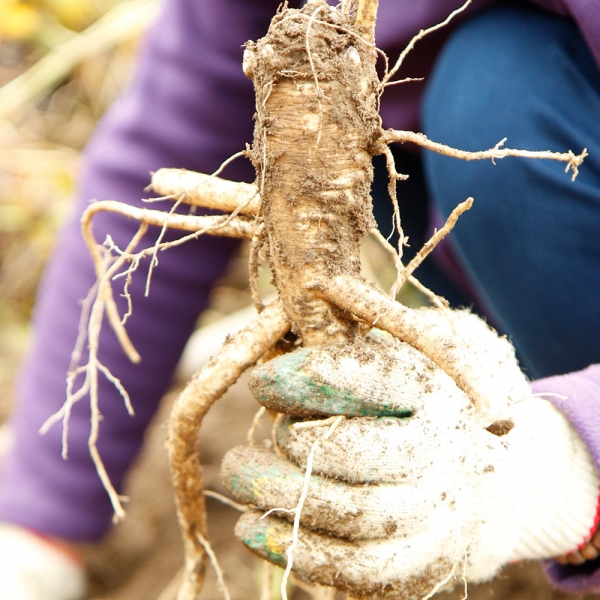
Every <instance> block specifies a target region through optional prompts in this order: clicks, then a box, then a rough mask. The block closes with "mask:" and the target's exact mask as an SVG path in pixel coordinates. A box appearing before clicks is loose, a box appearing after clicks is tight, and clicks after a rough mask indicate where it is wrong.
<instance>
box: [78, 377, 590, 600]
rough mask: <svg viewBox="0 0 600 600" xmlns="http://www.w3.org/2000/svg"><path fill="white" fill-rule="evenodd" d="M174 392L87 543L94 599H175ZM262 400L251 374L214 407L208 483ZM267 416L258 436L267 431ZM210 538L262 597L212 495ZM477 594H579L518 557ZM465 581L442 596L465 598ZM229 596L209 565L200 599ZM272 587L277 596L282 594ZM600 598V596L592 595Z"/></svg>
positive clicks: (213, 485)
mask: <svg viewBox="0 0 600 600" xmlns="http://www.w3.org/2000/svg"><path fill="white" fill-rule="evenodd" d="M176 393H177V392H176V391H173V392H172V393H171V394H169V395H168V396H167V397H166V398H165V399H164V401H163V405H162V409H161V411H160V412H159V414H158V415H157V417H156V419H155V421H154V423H153V425H152V427H151V428H150V430H149V431H148V434H147V439H146V444H145V448H144V450H143V452H142V454H141V456H140V457H139V459H138V461H137V463H136V465H135V467H134V469H133V470H132V472H131V474H130V477H129V483H128V489H127V493H128V495H129V497H130V499H131V500H130V502H129V505H128V516H127V518H126V519H125V521H124V522H123V523H121V524H120V525H117V526H116V527H115V528H114V530H113V531H112V532H111V533H110V534H109V535H108V536H107V538H106V539H105V540H104V541H103V542H101V543H100V544H98V545H95V546H90V547H88V548H86V549H85V555H86V560H87V563H88V565H89V573H90V580H91V589H90V596H89V600H174V598H175V586H174V585H173V584H174V582H175V581H176V579H174V578H176V575H177V572H178V570H179V568H180V567H181V564H182V560H183V553H182V545H181V541H180V537H179V531H178V528H177V522H176V517H175V510H174V501H173V495H172V491H171V484H170V475H169V469H168V460H167V455H166V450H165V445H164V440H165V437H166V432H167V430H166V419H167V417H168V413H169V408H170V406H171V405H172V402H173V401H174V399H175V396H176ZM258 408H259V405H258V404H257V402H256V401H255V400H254V398H253V397H252V395H251V394H250V392H249V391H248V387H247V377H244V378H242V380H241V381H240V382H239V383H238V384H236V385H235V386H234V387H233V388H232V389H231V390H230V391H229V392H228V393H227V394H226V396H225V397H224V398H223V399H221V400H220V401H219V402H217V403H216V405H215V406H214V407H213V408H212V409H211V411H210V412H209V414H208V416H207V417H206V419H205V423H204V425H203V428H202V432H201V448H202V450H201V452H202V458H203V463H204V476H205V485H206V487H207V488H208V489H212V490H215V491H218V492H220V493H226V491H225V490H224V488H223V487H222V485H221V483H220V481H219V464H220V462H221V459H222V456H223V455H224V453H225V452H226V451H227V450H228V449H230V448H231V447H233V446H235V445H238V444H243V443H245V441H246V434H247V431H248V429H249V427H250V424H251V422H252V418H253V416H254V415H255V413H256V411H257V409H258ZM267 421H268V418H265V419H264V422H263V424H262V427H261V429H259V431H258V433H257V436H258V437H260V436H263V437H267V436H268V423H267ZM207 505H208V514H209V537H210V542H211V544H212V547H213V549H214V551H215V554H216V555H217V558H218V560H219V563H220V565H221V568H222V570H223V571H224V575H225V580H226V583H227V586H228V589H229V592H230V595H231V598H232V600H258V598H259V597H260V582H261V577H262V572H263V571H262V570H263V564H262V563H261V561H259V560H258V559H257V558H256V557H254V556H253V555H252V554H251V553H250V552H249V551H247V550H246V549H245V548H244V547H243V546H242V545H241V543H239V542H238V541H237V540H236V539H235V538H234V536H233V528H234V525H235V522H236V520H237V518H238V516H239V513H238V512H237V511H236V510H235V509H233V508H230V507H228V506H225V505H223V504H221V503H220V502H218V501H216V500H213V499H211V498H208V499H207ZM468 593H469V598H470V599H471V600H488V599H498V600H573V599H574V598H580V596H574V595H570V594H564V593H561V592H558V591H556V590H555V589H553V588H552V587H551V586H550V584H549V583H548V582H547V581H546V579H545V577H544V575H543V573H542V570H541V567H540V565H539V564H537V563H527V564H516V565H511V566H509V567H507V568H506V569H504V570H503V571H502V573H501V574H500V575H499V576H498V577H497V578H496V579H495V580H494V581H493V582H490V583H487V584H484V585H470V586H469V588H468ZM463 596H464V590H463V589H462V586H461V585H458V586H457V588H456V589H455V590H454V591H453V592H452V593H450V594H448V593H444V592H442V593H440V594H438V596H437V597H439V598H440V600H444V599H445V600H460V599H461V598H463ZM220 598H223V594H222V593H221V591H220V590H219V587H218V585H217V580H216V577H215V575H214V571H213V570H212V568H210V567H209V569H208V573H207V581H206V584H205V586H204V589H203V591H202V594H201V596H200V600H213V599H220ZM279 598H280V595H279V593H278V591H277V590H276V589H275V590H273V594H272V600H279ZM308 598H309V596H308V595H307V594H306V592H304V591H302V590H301V589H300V588H294V589H293V590H290V600H307V599H308ZM587 598H595V599H600V595H594V596H587Z"/></svg>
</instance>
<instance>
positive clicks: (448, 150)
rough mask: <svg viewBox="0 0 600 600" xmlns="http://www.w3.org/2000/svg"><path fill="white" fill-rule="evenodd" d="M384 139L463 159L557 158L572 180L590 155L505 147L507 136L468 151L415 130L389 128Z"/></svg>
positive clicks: (585, 152) (584, 151)
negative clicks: (491, 145) (432, 139)
mask: <svg viewBox="0 0 600 600" xmlns="http://www.w3.org/2000/svg"><path fill="white" fill-rule="evenodd" d="M382 141H383V142H385V143H386V144H391V143H393V142H399V143H401V144H403V143H405V142H411V143H413V144H417V145H418V146H421V147H423V148H427V149H428V150H433V151H434V152H437V153H439V154H444V155H446V156H452V157H454V158H460V159H462V160H491V161H492V162H493V161H494V160H496V159H500V158H506V157H507V156H519V157H521V158H542V159H550V160H557V161H560V162H565V163H567V166H566V167H565V172H566V173H568V172H569V170H570V169H572V171H573V174H572V176H571V180H574V179H575V178H576V177H577V175H578V173H579V166H580V165H581V163H582V162H583V159H584V158H585V157H586V156H587V155H588V152H587V149H586V148H584V149H583V150H582V151H581V153H580V154H575V153H573V152H572V151H571V150H569V151H568V152H552V151H550V150H541V151H534V150H516V149H514V148H503V147H502V146H503V145H504V142H505V141H506V138H504V139H503V140H500V141H499V142H498V143H497V144H496V145H495V146H494V147H493V148H490V149H489V150H480V151H479V152H468V151H466V150H457V149H456V148H452V147H451V146H446V145H444V144H439V143H437V142H432V141H431V140H430V139H429V138H428V137H427V136H426V135H425V134H423V133H415V132H413V131H399V130H395V129H388V130H387V131H386V132H385V133H384V135H383V138H382Z"/></svg>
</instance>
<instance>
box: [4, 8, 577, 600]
mask: <svg viewBox="0 0 600 600" xmlns="http://www.w3.org/2000/svg"><path fill="white" fill-rule="evenodd" d="M156 6H157V5H156V2H154V1H152V0H129V1H122V2H119V0H32V1H30V2H26V1H23V0H0V422H4V421H5V420H6V418H7V416H8V415H9V413H10V409H11V406H12V403H13V391H12V389H13V388H12V383H13V380H14V377H15V372H16V369H17V366H18V364H19V361H20V358H21V356H22V353H23V351H24V349H25V347H26V343H27V336H28V321H29V317H30V314H31V309H32V306H33V302H34V297H35V290H36V287H37V284H38V281H39V278H40V275H41V272H42V268H43V265H44V262H45V260H46V258H47V256H48V253H49V251H50V249H51V247H52V244H53V240H54V237H55V234H56V231H57V228H58V227H59V225H60V223H61V222H62V220H63V219H64V217H65V215H66V213H67V211H68V210H69V199H70V197H71V195H72V192H73V190H74V187H75V185H76V173H77V165H78V160H79V156H80V152H81V150H82V148H83V146H84V145H85V143H86V141H87V139H88V137H89V135H90V133H91V131H92V130H93V129H94V127H95V124H96V122H97V121H98V119H99V118H100V117H101V116H102V114H103V113H104V112H105V110H106V109H107V107H108V106H110V104H111V103H112V101H113V100H114V99H115V98H116V96H117V95H118V93H119V91H120V90H121V89H122V88H123V86H124V85H125V84H126V82H127V79H128V77H129V74H130V72H131V65H132V63H133V61H134V59H135V53H136V48H137V44H138V36H139V34H140V33H141V32H142V31H143V30H144V28H145V27H146V26H147V24H148V23H149V22H150V21H151V20H152V18H153V16H154V14H155V11H156ZM36 65H37V66H36ZM32 67H33V69H32ZM140 193H141V190H140ZM367 251H368V254H369V256H370V264H371V267H372V269H373V270H374V271H375V274H376V275H377V276H378V277H379V278H380V279H384V280H385V279H389V278H390V277H391V265H390V264H389V262H388V261H387V257H385V256H382V255H381V253H380V252H379V253H378V251H377V249H375V247H373V246H369V247H368V250H367ZM246 252H247V250H246V249H244V250H243V251H242V252H241V254H240V257H239V258H238V259H236V260H235V261H234V262H233V263H232V265H231V270H230V274H229V275H228V276H227V277H226V278H225V279H224V280H223V281H222V282H221V284H220V285H219V286H218V287H217V288H216V289H215V291H214V294H213V301H212V306H211V309H209V310H208V311H207V312H206V313H205V314H204V315H203V316H202V319H201V320H202V322H204V323H210V322H213V321H215V320H217V319H218V318H219V317H220V316H221V315H223V314H229V313H232V312H234V311H235V310H237V309H238V308H241V307H243V306H246V305H247V304H248V303H249V293H248V290H247V272H246V264H247V259H246V256H245V254H246ZM406 300H407V301H409V302H412V301H414V300H415V299H414V297H411V296H410V295H409V296H408V297H407V298H406ZM176 393H177V390H176V389H174V390H173V391H172V392H171V393H170V394H169V395H168V396H167V397H166V398H165V399H164V402H163V407H162V410H161V412H160V414H159V415H157V417H156V419H155V421H154V424H153V426H152V427H151V429H150V430H149V432H148V436H147V442H146V445H145V449H144V451H143V453H142V455H141V456H140V457H139V460H138V462H137V464H136V466H135V468H134V469H133V471H132V473H131V476H130V479H129V484H128V495H129V496H130V498H131V500H130V503H129V514H128V517H127V519H126V520H125V522H124V523H122V524H121V525H119V526H118V527H116V528H115V529H114V531H113V532H112V533H111V534H110V535H109V536H108V537H107V539H106V540H104V541H103V542H102V543H101V544H99V545H96V546H93V547H91V546H90V547H87V548H85V550H84V552H85V555H86V558H87V562H88V564H89V572H90V578H91V595H90V598H91V599H94V600H109V599H110V600H142V599H143V600H155V599H159V598H160V600H171V599H172V598H174V595H173V593H172V586H171V587H169V585H170V582H172V581H173V578H174V577H176V573H177V571H178V569H179V567H180V565H181V562H182V550H181V544H180V540H179V532H178V530H177V525H176V520H175V515H174V506H173V499H172V493H171V489H170V478H169V473H168V464H167V457H166V453H165V450H164V438H165V435H166V432H165V426H164V423H165V420H166V417H167V415H168V412H169V407H170V405H171V404H172V402H173V399H174V397H175V396H176ZM257 408H258V406H257V404H256V402H255V401H254V400H253V399H252V397H251V396H250V394H249V392H248V390H247V388H246V386H245V383H244V381H241V382H240V383H238V384H237V385H236V386H235V387H234V388H233V389H232V390H230V391H229V392H228V394H227V396H226V397H225V398H224V399H223V400H221V401H219V402H218V403H217V405H216V406H215V408H214V409H212V410H211V412H210V413H209V416H208V417H207V420H206V424H205V426H204V427H203V431H202V435H201V446H202V456H203V461H204V464H205V480H206V486H207V487H208V488H210V489H213V490H217V491H221V492H223V491H224V490H222V489H221V485H220V482H219V479H218V468H219V463H220V460H221V457H222V455H223V454H224V452H225V451H226V450H227V449H228V448H231V447H232V446H234V445H236V444H239V443H244V441H245V437H246V431H247V430H248V428H249V426H250V423H251V421H252V417H253V415H254V414H255V412H256V410H257ZM266 427H267V424H266V423H265V424H264V425H263V432H262V433H263V435H267V432H266ZM208 508H209V523H210V525H209V527H210V539H211V542H212V544H213V547H214V550H215V552H216V554H217V556H218V558H219V561H220V563H221V566H222V568H223V570H224V571H225V575H226V580H227V583H228V587H229V589H230V592H231V596H232V598H233V599H234V600H250V599H255V598H258V597H259V591H258V590H259V584H260V580H261V573H262V569H263V567H262V565H261V564H260V562H259V561H258V560H256V559H255V558H254V557H253V556H251V555H250V554H249V553H248V552H247V551H245V550H244V549H243V548H242V547H241V545H240V544H239V543H237V542H236V541H235V540H234V538H233V534H232V530H233V525H234V523H235V520H236V518H237V513H236V511H235V510H233V509H231V508H229V507H227V506H224V505H222V504H220V503H218V502H216V501H215V500H212V499H209V500H208ZM292 593H293V596H292V597H293V598H295V600H300V599H301V598H302V597H304V598H306V597H307V596H306V594H304V593H303V592H302V591H301V590H299V589H295V590H294V591H293V592H292ZM220 597H222V595H221V592H220V591H219V589H218V586H217V584H216V579H215V577H214V575H213V573H212V571H210V572H209V576H208V581H207V585H206V587H205V589H204V591H203V593H202V598H203V599H204V600H208V599H212V598H220ZM279 597H280V596H279V593H278V591H277V590H276V589H274V591H273V594H272V599H273V600H277V599H278V598H279ZM441 597H443V598H448V600H458V599H459V598H461V597H462V593H461V592H460V591H456V592H455V593H453V594H452V595H447V594H446V595H443V596H441ZM469 597H470V598H472V599H475V600H483V599H487V598H501V599H511V600H526V599H527V600H529V599H531V598H535V599H538V600H546V599H547V600H559V599H565V600H566V599H568V598H573V596H569V595H565V594H560V593H558V592H555V591H553V590H552V588H550V586H549V585H548V584H547V583H546V581H545V580H544V578H543V575H542V574H541V572H540V569H539V566H538V565H525V566H523V565H514V566H511V567H509V568H508V569H506V571H505V572H504V573H503V574H502V575H501V576H500V577H498V578H497V579H496V580H495V581H494V582H493V583H491V584H486V585H483V586H472V587H470V588H469Z"/></svg>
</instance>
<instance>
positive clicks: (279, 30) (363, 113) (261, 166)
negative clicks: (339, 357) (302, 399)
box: [246, 2, 381, 345]
mask: <svg viewBox="0 0 600 600" xmlns="http://www.w3.org/2000/svg"><path fill="white" fill-rule="evenodd" d="M306 17H308V19H307V18H306ZM322 22H326V23H328V24H330V25H336V26H338V27H340V28H343V29H347V30H348V31H352V27H353V25H352V23H351V22H350V19H349V17H347V16H346V15H345V14H344V13H343V12H341V11H334V10H330V9H329V7H328V6H327V5H326V4H325V3H322V2H314V3H311V4H308V5H307V6H305V7H304V8H303V9H302V10H301V11H294V10H284V11H282V12H281V13H279V14H278V15H277V16H276V17H275V18H274V19H273V22H272V24H271V28H270V30H269V33H268V34H267V36H266V37H265V38H263V39H261V40H259V41H258V42H257V43H249V44H248V45H247V47H246V58H247V62H250V63H251V64H253V69H252V79H253V81H254V86H255V90H256V97H257V102H256V105H257V118H256V128H255V132H254V146H253V148H252V160H253V162H254V165H255V167H256V169H257V175H258V177H257V181H258V182H259V184H260V194H261V198H262V208H263V214H264V217H265V224H266V230H267V238H268V244H269V256H270V261H271V268H272V270H273V275H274V280H275V283H276V285H277V288H278V290H279V293H280V295H281V299H282V301H283V303H284V306H285V308H286V310H287V311H288V314H289V316H290V319H291V321H292V322H293V324H294V326H295V330H296V331H297V332H298V333H300V335H301V336H302V340H303V342H304V344H305V345H319V344H324V343H331V342H335V341H341V340H344V339H345V340H351V339H352V338H353V337H354V335H355V334H356V325H355V324H354V323H353V322H352V321H349V320H348V319H345V318H344V317H343V316H340V314H339V311H337V310H336V309H335V308H334V307H332V306H331V304H330V303H329V302H327V301H326V300H324V299H323V298H320V297H318V296H317V295H316V294H315V293H314V292H313V291H312V290H311V287H312V286H311V285H310V284H311V283H314V282H315V281H317V282H318V281H321V280H323V278H330V277H334V276H336V275H340V274H342V273H344V274H348V275H353V276H358V274H359V272H360V253H359V251H360V240H361V239H362V238H363V237H364V236H365V235H366V234H367V233H368V232H369V231H370V230H371V229H372V228H373V226H374V222H373V217H372V211H371V198H370V195H369V188H370V184H371V180H372V166H371V156H372V154H373V151H372V149H373V145H374V142H375V141H376V140H377V139H378V138H379V137H380V136H381V125H380V119H379V115H378V113H377V102H376V100H377V97H376V91H377V85H378V80H377V76H376V72H375V60H376V57H377V55H376V53H375V50H374V48H373V47H371V46H370V45H367V44H365V43H364V42H361V41H360V40H359V39H358V38H357V37H356V36H355V35H354V36H352V35H348V34H346V33H344V32H343V31H340V30H338V29H334V28H332V27H329V26H326V25H323V24H322ZM249 57H250V58H249Z"/></svg>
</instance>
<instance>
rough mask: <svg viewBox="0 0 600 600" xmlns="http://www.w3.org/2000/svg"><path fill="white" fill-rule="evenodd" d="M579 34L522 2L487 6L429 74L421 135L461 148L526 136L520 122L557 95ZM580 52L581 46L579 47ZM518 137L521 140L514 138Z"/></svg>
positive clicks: (530, 118)
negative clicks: (566, 57) (566, 58)
mask: <svg viewBox="0 0 600 600" xmlns="http://www.w3.org/2000/svg"><path fill="white" fill-rule="evenodd" d="M573 36H575V37H576V38H580V35H579V33H578V31H577V30H576V28H575V26H574V25H573V23H572V22H570V21H569V20H566V19H563V18H560V17H557V16H554V15H551V14H549V13H547V12H544V11H541V10H537V9H534V8H527V7H516V6H508V7H503V8H497V9H493V10H490V11H487V12H485V13H483V14H481V15H478V16H476V17H474V18H472V19H471V20H470V21H468V22H466V23H465V24H463V25H462V26H461V27H459V28H458V29H457V31H456V32H454V34H453V35H452V36H451V37H450V39H449V40H448V42H447V43H446V46H445V47H444V49H443V51H442V53H441V55H440V57H439V59H438V62H437V65H436V67H435V69H434V72H433V73H432V75H431V76H430V80H429V83H428V90H427V93H426V96H425V101H424V105H423V127H424V130H425V133H426V134H427V135H428V136H429V137H431V138H432V139H435V140H436V141H439V142H442V143H446V144H450V145H455V146H457V147H460V148H463V149H467V150H479V149H485V148H487V147H492V146H494V145H495V144H496V143H497V142H499V141H500V140H501V139H503V138H504V137H508V138H509V142H510V144H511V145H515V144H516V143H517V142H520V141H525V140H523V136H527V135H532V132H531V131H528V132H526V131H524V129H523V124H524V123H530V124H536V123H537V124H538V126H541V122H542V121H543V119H539V118H538V117H539V116H540V114H543V113H544V112H545V111H549V110H550V111H551V107H550V106H549V105H550V104H552V103H553V102H556V103H557V106H558V105H559V104H562V102H561V100H560V92H561V78H562V77H565V76H566V75H565V74H564V73H562V72H561V64H564V63H565V61H564V60H563V58H564V55H565V54H569V52H570V51H571V49H570V48H569V47H568V46H569V40H570V39H571V37H573ZM584 51H585V48H584ZM519 138H520V139H519Z"/></svg>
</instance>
